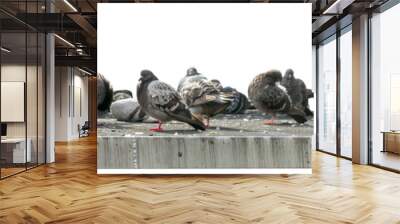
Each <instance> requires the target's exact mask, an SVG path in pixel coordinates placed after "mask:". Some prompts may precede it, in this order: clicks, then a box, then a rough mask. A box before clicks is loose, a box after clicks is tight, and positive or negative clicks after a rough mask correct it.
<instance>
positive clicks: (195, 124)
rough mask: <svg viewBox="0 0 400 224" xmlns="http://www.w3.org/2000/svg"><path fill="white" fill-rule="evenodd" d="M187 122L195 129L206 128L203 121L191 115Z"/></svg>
mask: <svg viewBox="0 0 400 224" xmlns="http://www.w3.org/2000/svg"><path fill="white" fill-rule="evenodd" d="M187 123H188V124H189V125H190V126H192V127H193V128H194V129H196V130H202V131H204V130H206V126H205V125H204V123H203V122H202V121H201V120H200V119H198V118H197V117H195V116H193V115H192V119H191V120H189V121H188V122H187Z"/></svg>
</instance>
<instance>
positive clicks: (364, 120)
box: [352, 14, 369, 164]
mask: <svg viewBox="0 0 400 224" xmlns="http://www.w3.org/2000/svg"><path fill="white" fill-rule="evenodd" d="M368 30H369V28H368V15H366V14H365V15H361V16H360V17H357V18H355V19H353V40H352V43H353V59H352V62H353V80H352V81H353V83H352V85H353V90H352V91H353V92H352V94H353V103H352V104H353V114H352V115H353V116H352V117H353V118H352V119H353V127H352V129H353V130H352V132H353V133H352V134H353V139H352V145H353V153H352V156H353V162H354V163H358V164H367V163H368V109H369V108H368V76H369V74H368V73H369V71H368V63H369V60H368Z"/></svg>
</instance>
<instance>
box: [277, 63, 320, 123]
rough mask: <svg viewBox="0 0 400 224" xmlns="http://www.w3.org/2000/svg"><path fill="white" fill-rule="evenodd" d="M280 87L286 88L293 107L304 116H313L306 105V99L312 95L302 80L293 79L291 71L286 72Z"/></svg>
mask: <svg viewBox="0 0 400 224" xmlns="http://www.w3.org/2000/svg"><path fill="white" fill-rule="evenodd" d="M282 86H284V87H285V88H286V90H287V92H288V94H289V96H290V98H291V99H292V103H293V105H295V106H296V107H298V108H299V109H301V110H303V111H304V113H306V115H308V116H312V115H313V112H312V111H311V110H310V106H309V104H308V99H309V98H312V97H313V96H314V93H313V92H312V90H310V89H307V88H306V84H305V83H304V82H303V80H301V79H297V78H295V77H294V72H293V70H292V69H288V70H286V72H285V75H284V76H283V79H282Z"/></svg>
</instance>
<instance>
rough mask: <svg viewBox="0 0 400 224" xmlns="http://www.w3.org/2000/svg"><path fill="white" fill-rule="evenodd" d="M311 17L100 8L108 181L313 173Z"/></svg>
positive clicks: (299, 9) (234, 10) (226, 7)
mask: <svg viewBox="0 0 400 224" xmlns="http://www.w3.org/2000/svg"><path fill="white" fill-rule="evenodd" d="M287 15H291V16H290V17H288V16H287ZM310 15H311V4H109V3H105V4H99V6H98V71H99V75H98V79H97V88H98V91H97V99H98V102H97V106H98V129H97V134H98V148H97V152H98V154H97V158H98V164H97V165H98V173H100V174H107V173H108V174H112V173H114V174H120V173H133V174H135V173H311V136H312V134H313V124H314V119H313V115H314V109H313V108H314V101H313V97H314V91H313V90H312V74H311V36H310V35H308V34H309V33H311V22H310V21H311V17H310ZM115 24H118V26H115Z"/></svg>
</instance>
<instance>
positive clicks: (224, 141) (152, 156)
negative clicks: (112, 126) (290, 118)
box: [97, 136, 311, 173]
mask: <svg viewBox="0 0 400 224" xmlns="http://www.w3.org/2000/svg"><path fill="white" fill-rule="evenodd" d="M243 168H245V169H249V168H250V169H274V168H280V169H299V168H305V169H307V168H311V137H293V136H235V137H233V136H212V137H208V136H207V137H199V136H177V137H175V136H173V137H172V136H130V137H98V146H97V169H98V170H107V169H243ZM125 173H126V172H125ZM134 173H135V172H134Z"/></svg>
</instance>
